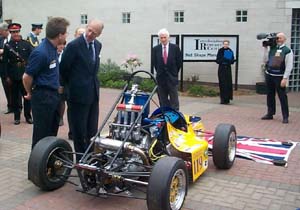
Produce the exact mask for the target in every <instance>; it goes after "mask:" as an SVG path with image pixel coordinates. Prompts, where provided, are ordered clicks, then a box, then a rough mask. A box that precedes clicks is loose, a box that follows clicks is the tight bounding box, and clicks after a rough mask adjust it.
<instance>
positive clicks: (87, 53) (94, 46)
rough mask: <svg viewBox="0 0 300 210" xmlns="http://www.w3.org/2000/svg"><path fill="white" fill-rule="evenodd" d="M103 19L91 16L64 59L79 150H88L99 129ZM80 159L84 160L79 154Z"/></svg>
mask: <svg viewBox="0 0 300 210" xmlns="http://www.w3.org/2000/svg"><path fill="white" fill-rule="evenodd" d="M103 27H104V25H103V23H102V22H101V21H99V20H91V21H90V22H89V23H88V25H87V27H86V31H85V33H84V34H82V35H81V36H80V37H78V38H77V39H75V40H73V41H71V42H70V43H69V44H68V45H67V47H66V48H65V50H64V53H63V55H62V59H61V63H60V75H61V80H62V82H63V85H64V87H65V88H67V90H66V91H67V92H68V94H67V102H68V109H69V112H70V120H71V121H72V123H71V130H72V132H73V141H74V147H75V151H76V152H78V153H84V152H85V150H86V149H87V146H88V144H89V140H90V138H92V137H93V136H94V135H95V134H96V133H97V129H98V116H99V81H98V78H97V72H98V69H99V63H100V58H99V54H100V51H101V47H102V45H101V43H100V42H99V41H97V40H96V38H97V37H98V36H100V34H101V33H102V30H103ZM76 158H77V161H79V160H80V156H79V155H78V156H77V157H76Z"/></svg>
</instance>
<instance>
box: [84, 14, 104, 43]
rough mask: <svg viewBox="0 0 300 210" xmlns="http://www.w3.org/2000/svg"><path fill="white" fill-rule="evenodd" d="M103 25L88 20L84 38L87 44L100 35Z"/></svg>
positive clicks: (98, 21) (94, 20)
mask: <svg viewBox="0 0 300 210" xmlns="http://www.w3.org/2000/svg"><path fill="white" fill-rule="evenodd" d="M103 28H104V24H103V22H102V21H100V20H97V19H93V20H90V21H89V22H88V24H87V26H86V31H85V36H86V40H87V41H88V42H91V41H93V40H94V39H96V38H97V37H98V36H100V34H101V33H102V30H103Z"/></svg>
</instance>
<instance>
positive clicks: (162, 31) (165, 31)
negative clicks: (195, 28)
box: [157, 28, 170, 37]
mask: <svg viewBox="0 0 300 210" xmlns="http://www.w3.org/2000/svg"><path fill="white" fill-rule="evenodd" d="M163 34H164V35H167V37H170V33H169V31H168V30H167V29H165V28H162V29H160V30H159V31H158V33H157V35H158V36H160V35H163Z"/></svg>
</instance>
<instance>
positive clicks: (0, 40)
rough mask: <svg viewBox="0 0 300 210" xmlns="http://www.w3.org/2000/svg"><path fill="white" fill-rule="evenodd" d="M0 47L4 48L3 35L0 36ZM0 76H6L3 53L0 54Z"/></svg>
mask: <svg viewBox="0 0 300 210" xmlns="http://www.w3.org/2000/svg"><path fill="white" fill-rule="evenodd" d="M0 49H4V37H2V36H0ZM0 76H6V72H5V64H4V63H3V54H2V55H0Z"/></svg>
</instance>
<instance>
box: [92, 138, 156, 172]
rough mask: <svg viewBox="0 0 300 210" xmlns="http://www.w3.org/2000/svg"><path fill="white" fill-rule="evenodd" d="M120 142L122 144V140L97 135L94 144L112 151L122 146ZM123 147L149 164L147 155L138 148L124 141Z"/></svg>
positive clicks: (145, 163)
mask: <svg viewBox="0 0 300 210" xmlns="http://www.w3.org/2000/svg"><path fill="white" fill-rule="evenodd" d="M122 144H123V142H122V141H119V140H115V139H109V138H102V137H97V138H96V140H95V145H96V146H97V147H100V148H104V149H107V150H113V151H117V150H118V149H119V148H120V147H121V146H122ZM123 149H124V150H125V151H126V152H133V153H136V154H138V155H139V156H140V157H141V158H142V160H143V164H144V165H147V166H150V163H149V160H148V158H147V155H146V154H145V152H144V151H143V150H141V149H140V148H138V147H136V146H133V145H132V144H131V143H130V142H125V143H124V146H123Z"/></svg>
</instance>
